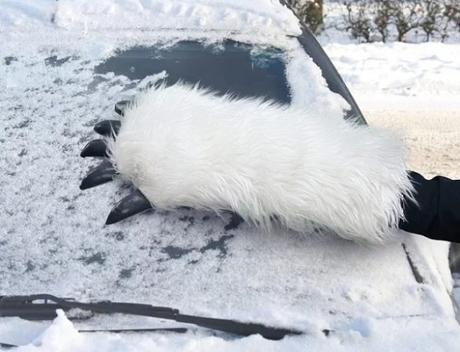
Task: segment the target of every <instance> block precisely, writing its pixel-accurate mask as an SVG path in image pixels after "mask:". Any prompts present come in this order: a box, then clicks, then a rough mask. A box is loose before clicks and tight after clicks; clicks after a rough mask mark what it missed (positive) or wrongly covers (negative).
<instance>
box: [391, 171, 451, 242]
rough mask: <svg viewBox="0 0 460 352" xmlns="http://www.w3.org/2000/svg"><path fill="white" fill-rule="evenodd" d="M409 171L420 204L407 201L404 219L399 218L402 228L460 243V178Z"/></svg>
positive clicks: (436, 238) (416, 198)
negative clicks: (429, 178) (430, 177)
mask: <svg viewBox="0 0 460 352" xmlns="http://www.w3.org/2000/svg"><path fill="white" fill-rule="evenodd" d="M409 175H410V177H411V180H412V184H413V185H414V188H415V192H414V198H415V200H416V201H417V203H418V205H417V204H415V203H414V202H413V201H410V200H406V201H405V204H404V215H405V220H401V221H400V223H399V228H401V229H402V230H404V231H408V232H412V233H415V234H419V235H423V236H426V237H429V238H431V239H435V240H444V241H450V242H459V243H460V180H451V179H448V178H447V177H443V176H436V177H434V178H433V179H431V180H427V179H425V178H424V177H423V176H422V175H420V174H418V173H417V172H414V171H410V172H409Z"/></svg>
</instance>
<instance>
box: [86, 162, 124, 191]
mask: <svg viewBox="0 0 460 352" xmlns="http://www.w3.org/2000/svg"><path fill="white" fill-rule="evenodd" d="M116 173H117V172H116V171H115V168H114V167H113V165H112V163H111V162H110V161H108V160H104V161H103V162H102V163H101V164H100V165H98V166H97V167H95V168H94V169H92V170H91V171H90V172H89V173H88V175H86V177H85V178H84V179H83V180H82V181H81V184H80V189H81V190H84V189H88V188H91V187H96V186H99V185H102V184H104V183H106V182H110V181H112V179H113V176H114V175H115V174H116Z"/></svg>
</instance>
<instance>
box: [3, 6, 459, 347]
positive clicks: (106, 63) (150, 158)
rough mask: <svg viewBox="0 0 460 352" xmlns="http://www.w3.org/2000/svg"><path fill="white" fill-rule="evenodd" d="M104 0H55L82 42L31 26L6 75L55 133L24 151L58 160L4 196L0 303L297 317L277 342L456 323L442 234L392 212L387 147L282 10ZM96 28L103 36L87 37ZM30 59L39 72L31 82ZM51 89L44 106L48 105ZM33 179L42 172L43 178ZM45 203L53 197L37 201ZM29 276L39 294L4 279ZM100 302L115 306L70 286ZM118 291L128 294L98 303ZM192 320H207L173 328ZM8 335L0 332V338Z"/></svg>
mask: <svg viewBox="0 0 460 352" xmlns="http://www.w3.org/2000/svg"><path fill="white" fill-rule="evenodd" d="M53 3H54V2H53ZM134 3H135V4H134ZM141 3H142V6H141V5H140V4H141ZM107 4H108V2H105V1H102V2H94V1H89V0H88V1H83V0H81V1H67V0H60V1H59V2H57V9H58V10H57V12H56V14H55V16H54V23H55V24H56V26H62V27H65V29H66V31H65V35H68V36H70V35H71V34H72V33H73V32H72V31H73V30H75V32H76V33H77V34H76V35H75V38H76V39H75V41H76V42H78V43H79V45H80V46H79V47H78V49H75V48H73V46H74V45H73V42H72V45H71V46H72V47H71V48H69V47H67V46H66V47H65V48H64V49H65V50H63V49H60V48H57V49H55V48H54V46H53V45H54V43H53V42H51V43H50V42H46V43H44V44H43V46H42V47H43V48H44V49H43V50H36V52H37V53H38V54H36V55H45V54H43V53H47V52H48V51H49V50H51V49H52V51H51V52H52V55H53V56H50V57H43V58H42V57H40V60H38V61H37V62H38V63H36V62H35V61H34V62H32V63H33V65H32V64H29V63H28V62H26V63H25V65H26V64H27V65H26V66H25V67H27V69H28V70H30V71H27V72H28V73H29V74H30V77H29V76H27V79H23V80H22V81H21V80H18V82H17V86H16V87H15V88H14V89H11V90H9V91H8V92H13V93H14V92H16V90H18V89H20V88H21V84H22V82H27V85H25V88H24V91H25V93H24V94H34V95H35V94H37V95H38V94H39V93H40V99H30V104H36V105H37V108H36V107H35V105H33V110H32V111H33V113H34V114H36V115H37V116H38V117H39V118H38V117H37V121H38V122H41V123H43V124H45V126H46V127H43V128H32V129H30V131H29V133H28V134H25V133H24V134H23V135H24V136H27V135H31V134H33V133H37V131H40V130H42V131H43V130H46V131H47V133H49V134H51V133H54V134H53V135H51V136H48V135H45V134H43V133H42V134H39V135H38V136H37V138H36V140H34V141H33V143H32V144H33V145H34V146H38V147H37V148H36V149H39V147H40V148H44V150H46V151H48V150H54V149H52V148H54V147H55V145H56V144H57V145H58V146H59V147H61V149H60V150H63V151H65V153H63V158H64V159H59V160H57V159H55V158H53V159H52V158H49V157H48V155H46V156H42V155H38V156H36V155H35V154H34V153H35V151H32V150H30V151H29V153H30V154H31V155H28V157H30V158H31V160H33V163H32V165H31V166H32V167H33V166H34V165H37V163H39V162H43V163H45V164H39V165H41V167H40V170H41V169H46V170H57V168H58V166H59V169H58V170H59V172H45V173H42V174H40V173H39V172H38V171H39V170H38V167H37V168H34V169H32V170H33V172H34V173H33V175H34V176H33V177H30V178H28V182H29V183H30V182H33V187H32V188H33V189H34V190H36V192H38V195H36V196H31V197H30V200H29V201H28V202H24V201H23V199H17V198H15V197H16V195H10V196H9V197H10V198H12V199H13V200H15V204H19V205H18V207H19V206H21V207H24V208H25V210H22V209H23V208H20V209H21V210H22V211H16V212H11V213H9V214H10V216H9V217H8V219H7V220H8V221H6V225H5V226H3V228H5V229H6V231H7V233H16V234H18V233H20V232H24V233H25V235H24V236H23V238H22V239H21V237H18V236H19V235H18V236H16V235H15V236H8V241H9V242H8V241H7V243H5V244H4V243H3V242H1V243H0V245H1V246H3V247H2V248H4V249H5V250H4V252H3V253H5V256H2V258H0V261H1V263H2V264H3V265H2V267H4V268H8V269H7V271H6V273H4V274H3V275H4V276H5V277H3V276H2V279H3V280H0V285H1V288H2V295H3V294H5V296H8V297H1V299H0V313H1V314H3V313H5V312H6V313H8V314H10V315H12V313H14V312H18V311H19V313H18V314H16V315H18V316H22V317H27V316H28V315H27V314H32V313H34V312H36V311H37V310H38V311H40V310H42V311H40V314H42V315H39V316H40V317H43V314H45V313H46V314H45V315H46V317H48V318H49V317H54V316H55V312H54V310H55V308H57V306H58V307H61V308H62V309H64V310H65V311H66V314H67V316H68V317H69V318H73V317H74V315H76V316H77V317H78V314H77V313H79V312H80V313H81V310H82V309H83V308H85V309H87V310H89V311H92V312H93V313H95V314H84V317H87V318H90V319H89V320H76V322H75V324H76V325H77V327H78V329H79V330H95V328H96V330H97V329H98V328H100V327H101V326H103V327H108V328H111V329H112V330H114V329H115V330H116V329H119V325H118V323H119V322H120V321H121V320H117V319H113V318H112V319H107V320H104V319H103V317H100V316H98V314H97V313H106V312H114V311H117V310H118V312H120V310H122V312H126V313H129V312H138V313H139V312H140V313H143V315H144V316H145V315H148V314H150V313H152V314H151V316H156V317H160V318H163V319H168V320H169V319H172V320H176V321H178V322H180V323H182V325H180V326H177V325H174V326H170V325H167V324H166V323H165V322H164V321H163V320H158V319H152V318H145V319H144V318H139V319H133V320H123V321H122V322H123V327H124V328H125V327H128V328H130V327H134V328H142V329H144V328H146V329H145V331H147V330H149V329H150V330H152V331H153V330H155V329H157V330H156V331H166V330H165V329H164V328H166V329H170V330H171V328H172V330H174V329H175V330H176V331H179V330H180V329H182V330H180V331H183V328H184V327H186V328H188V329H193V328H191V326H190V325H183V323H191V322H197V321H198V322H201V325H200V326H201V327H203V326H204V327H209V328H213V327H217V326H220V327H221V329H220V330H223V331H226V332H231V331H233V332H235V331H238V332H240V333H241V334H242V335H249V334H251V333H260V334H262V335H264V336H266V337H272V338H273V337H276V338H281V337H283V336H284V335H287V334H289V333H299V332H301V333H302V336H294V337H292V336H289V337H285V338H284V340H283V341H281V342H279V344H280V345H276V346H281V347H280V348H279V349H280V350H292V349H293V348H295V347H296V346H299V345H301V346H302V348H303V347H304V346H309V345H310V343H311V344H312V346H314V345H315V344H318V343H321V344H322V343H323V342H324V340H326V339H325V338H324V335H325V334H326V335H328V336H329V338H328V341H331V342H330V343H331V344H333V346H335V344H342V343H344V344H347V343H348V344H350V346H351V345H353V344H355V343H356V344H364V345H365V346H366V347H367V346H378V347H382V346H384V347H385V348H386V349H391V348H390V347H393V346H391V342H392V341H398V343H399V344H400V345H402V346H404V348H403V350H410V349H415V347H417V346H418V345H417V344H416V342H417V339H416V338H415V339H413V338H412V337H413V336H422V335H423V337H424V339H425V340H424V341H428V342H432V341H439V340H440V338H439V336H440V335H443V334H448V332H449V331H458V330H455V327H456V326H457V325H456V324H457V323H456V321H455V311H454V306H453V303H452V301H451V299H450V292H451V289H452V283H451V276H450V272H449V264H448V259H447V253H448V245H447V244H446V243H442V242H436V243H435V242H433V241H430V240H428V239H426V238H423V237H421V236H413V235H411V234H408V233H402V232H401V231H400V230H398V229H397V224H398V220H399V218H400V217H401V214H402V209H401V201H402V198H403V197H409V194H410V190H411V189H410V184H409V180H408V178H407V173H406V168H405V164H404V153H403V148H402V146H401V144H400V143H399V142H398V140H397V139H395V138H394V137H393V136H392V135H391V134H389V133H388V132H386V131H381V130H378V129H374V128H371V127H368V126H367V125H366V122H365V119H364V117H363V115H362V113H361V112H360V110H359V108H358V106H357V104H356V103H355V102H354V100H353V98H352V96H351V94H350V92H349V90H348V89H347V87H346V86H345V84H344V83H343V81H342V79H341V78H340V76H339V75H338V73H337V71H336V70H335V69H334V67H333V65H332V64H331V62H330V60H329V59H328V57H327V55H326V54H325V53H324V51H323V50H322V48H321V46H320V45H319V44H318V42H317V41H316V40H315V38H314V37H313V35H312V34H311V33H310V32H309V31H308V30H307V29H305V28H304V27H302V26H301V25H300V24H299V21H298V20H297V19H296V17H295V16H294V15H293V14H292V12H290V11H289V10H288V9H287V8H286V7H285V6H282V5H281V4H280V3H278V2H277V1H270V0H257V1H237V0H235V1H226V0H222V1H215V2H214V1H205V0H203V1H185V0H184V1H180V2H179V1H178V2H173V1H171V2H169V1H164V0H162V1H160V0H158V1H157V0H152V1H149V2H137V1H134V0H133V1H123V2H122V1H118V2H117V1H113V2H110V6H108V5H107ZM139 6H140V7H142V11H140V12H137V13H136V9H137V8H138V7H139ZM75 14H78V16H76V15H75ZM82 30H83V33H85V35H84V36H83V39H82V36H81V33H82ZM63 35H64V34H63ZM72 38H73V37H72ZM120 38H121V39H120ZM39 39H40V40H46V39H47V37H46V36H43V35H42V36H40V38H39ZM50 41H51V40H50ZM69 42H71V41H69ZM100 43H103V45H104V46H103V48H105V45H107V43H110V46H109V47H110V49H113V47H115V48H118V49H116V50H112V51H111V54H109V55H107V51H106V50H101V52H99V54H94V52H96V53H98V51H97V50H96V49H97V48H98V45H100ZM42 47H40V48H42ZM50 48H51V49H50ZM73 49H74V50H75V51H76V53H75V56H69V57H68V58H67V57H66V56H64V55H71V54H69V52H70V53H72V55H73V53H74V51H72V50H73ZM50 55H51V54H50ZM93 55H99V56H97V57H94V56H93ZM21 60H24V59H22V58H21V59H20V60H18V61H17V62H16V61H13V62H12V64H11V66H12V67H13V68H15V67H16V66H15V65H20V64H21V63H22V61H21ZM42 62H44V63H42ZM40 65H41V66H40ZM42 66H43V67H44V68H43V69H42ZM67 67H69V69H67ZM34 70H35V71H34ZM44 70H46V71H44ZM43 72H47V73H48V74H49V76H50V77H51V78H50V80H49V81H50V82H52V83H49V84H48V85H43V87H42V85H41V84H40V85H37V87H35V88H34V89H32V90H31V89H29V86H28V85H29V84H30V83H31V82H32V83H34V84H35V82H39V81H40V78H41V77H43ZM53 74H59V76H58V77H56V78H55V77H54V76H53ZM34 75H35V76H34ZM55 81H56V82H57V83H54V82H55ZM62 82H65V84H64V83H62ZM37 84H38V83H37ZM18 87H19V88H18ZM63 87H65V89H63ZM15 89H16V90H15ZM57 99H59V100H57ZM12 101H14V99H13V98H12V99H10V100H8V102H12ZM56 101H60V102H62V103H61V104H56ZM117 101H119V103H117V104H116V105H115V112H112V111H109V108H110V110H111V108H112V106H113V104H114V103H116V102H117ZM24 105H27V104H24ZM50 106H54V107H55V109H58V108H61V107H62V113H61V110H59V113H56V116H58V117H56V118H55V119H54V120H53V121H50V122H49V121H48V115H49V114H50V112H49V109H50V108H49V107H50ZM11 109H12V110H14V111H19V112H17V113H16V114H17V115H18V116H20V111H21V110H20V109H16V107H15V106H13V107H12V108H11ZM43 111H44V112H43ZM70 113H72V118H69V119H67V120H66V119H64V118H63V117H62V116H66V114H70ZM34 116H35V115H34ZM38 122H37V123H38ZM48 123H49V124H51V123H52V124H53V125H49V124H48ZM14 125H15V126H16V125H18V126H19V125H21V121H16V120H15V121H14ZM94 125H95V127H94V129H95V132H96V133H97V134H99V137H94V135H95V134H93V132H92V131H91V130H90V129H89V126H91V127H92V126H94ZM50 126H52V128H50ZM13 127H14V126H13ZM54 131H57V132H54ZM18 135H20V134H19V133H18ZM45 137H46V138H47V139H46V141H48V139H49V140H51V142H49V143H51V144H46V143H42V141H41V139H40V138H42V139H43V138H45ZM23 138H25V137H23ZM93 138H97V139H94V140H92V141H90V142H89V143H88V141H89V140H91V139H93ZM11 139H13V138H11ZM8 142H9V141H6V142H4V143H8ZM2 143H3V142H2ZM59 143H62V144H63V145H62V146H61V145H60V144H59ZM86 143H88V144H87V145H86V146H85V147H84V148H83V150H82V152H81V154H82V156H84V157H86V158H87V159H86V160H84V162H78V159H76V156H77V154H78V151H79V150H80V148H81V147H83V146H84V145H85V144H86ZM24 145H26V144H24ZM50 145H51V147H50ZM77 145H78V149H77ZM47 148H50V149H47ZM72 148H73V149H72ZM12 150H15V149H12ZM9 154H14V153H12V152H10V153H9ZM16 154H17V153H16ZM49 154H51V155H54V154H53V153H52V152H50V153H49ZM66 157H67V159H66ZM43 159H44V160H45V161H43ZM94 160H96V162H97V164H99V165H98V166H96V167H95V168H94V169H92V170H90V171H89V173H87V171H86V168H87V165H86V162H88V163H89V162H93V161H94ZM21 165H23V166H24V165H27V166H29V164H25V163H24V164H21ZM43 165H44V166H43ZM69 165H70V166H69ZM13 166H14V165H13ZM9 171H16V170H14V169H13V170H9ZM19 174H20V173H19V172H18V175H19ZM56 174H59V176H60V177H62V179H61V178H52V177H53V175H56ZM37 175H41V176H40V177H37ZM80 175H81V177H83V180H82V183H81V186H80V187H81V189H89V188H91V189H89V190H86V191H85V192H81V191H80V190H79V189H78V187H71V186H69V185H72V184H73V185H75V184H76V183H77V182H78V178H79V177H80ZM85 175H86V176H85ZM109 181H111V182H109ZM24 184H26V182H24ZM44 184H50V185H51V186H50V187H52V189H47V188H45V189H44V191H43V192H41V190H42V189H43V187H44V186H43V185H44ZM95 186H98V187H95ZM23 188H24V189H26V190H27V187H26V186H25V185H24V187H23ZM8 190H9V189H7V194H8ZM40 192H41V193H40ZM28 199H29V198H28ZM60 199H62V201H61V200H60ZM119 199H121V201H119V203H117V204H116V205H115V206H114V208H113V210H112V211H111V212H110V214H109V216H108V218H107V223H108V224H110V226H102V223H103V220H104V219H103V218H101V216H104V214H105V213H104V212H105V211H107V212H109V211H108V210H109V209H110V203H111V201H112V200H115V201H118V200H119ZM58 200H59V202H62V203H64V202H71V204H70V205H69V206H68V207H67V208H66V207H63V206H55V207H52V206H50V204H53V202H57V201H58ZM60 205H61V204H60ZM43 212H45V214H46V216H42V215H43ZM24 214H30V218H29V220H27V221H25V220H24V219H25V218H24V217H23V216H26V215H24ZM43 218H45V220H43ZM243 220H244V221H243ZM37 233H38V234H40V235H39V236H40V237H39V238H38V239H37V240H35V237H34V236H38V235H36V234H37ZM18 238H19V239H21V241H22V242H19V244H18V242H17V241H18ZM15 241H16V242H15ZM32 241H33V242H32ZM31 242H32V243H34V248H33V250H30V251H29V252H27V253H23V252H22V248H24V247H25V246H24V245H22V243H31ZM13 252H14V253H16V254H15V255H14V260H13V259H11V260H10V261H8V260H9V259H8V258H9V257H8V255H9V253H13ZM44 253H45V254H46V255H44ZM5 258H6V259H5ZM17 258H26V259H27V260H28V261H30V265H29V262H27V263H25V264H24V265H22V266H21V265H19V264H18V259H17ZM18 277H21V278H22V279H21V280H17V278H18ZM31 292H49V293H51V294H52V295H31V296H17V294H18V293H21V294H28V293H31ZM11 296H13V297H11ZM59 297H75V299H77V300H78V301H72V300H68V299H63V298H59ZM101 299H110V300H111V301H112V302H115V304H114V305H112V304H111V303H110V302H107V301H105V302H99V303H100V304H99V303H96V304H89V305H88V304H86V303H82V302H88V301H95V300H97V301H99V300H101ZM43 301H45V303H43ZM133 301H134V302H141V303H142V304H141V305H130V304H124V303H122V304H121V305H118V303H116V302H133ZM47 302H48V304H46V303H47ZM50 302H51V305H50V304H49V303H50ZM164 307H175V308H177V309H179V310H180V311H181V312H184V314H185V313H187V314H190V315H188V316H186V317H184V314H179V312H178V311H177V310H176V309H171V308H164ZM8 309H10V310H8ZM11 309H13V310H11ZM83 310H84V309H83ZM6 313H5V314H6ZM72 313H73V314H74V315H72ZM93 315H95V316H93ZM29 317H30V316H29ZM204 317H205V318H204ZM80 318H81V316H80ZM195 318H198V320H197V319H195ZM199 318H203V319H202V320H200V319H199ZM212 319H215V320H214V321H213V320H212ZM125 323H126V324H125ZM128 323H129V324H128ZM219 324H222V325H219ZM251 324H252V325H251ZM114 325H115V326H114ZM128 325H129V326H128ZM158 329H160V330H158ZM177 329H179V330H177ZM267 329H268V330H267ZM446 331H447V333H446ZM390 332H391V334H392V335H391V338H389V334H390ZM195 333H196V335H194V334H195ZM273 333H275V335H273ZM200 334H205V335H206V336H209V334H210V333H209V331H208V330H203V329H197V330H196V331H194V332H192V333H191V334H189V335H186V337H185V338H184V339H187V338H190V339H195V338H200V336H202V335H200ZM154 336H155V335H154ZM217 336H218V337H224V338H225V339H228V338H229V337H228V336H227V335H225V334H222V335H217ZM6 337H8V336H5V335H2V330H1V329H0V341H5V342H8V339H7V338H6ZM448 337H449V336H446V341H453V339H452V338H450V339H449V338H448ZM152 338H155V337H152ZM165 338H166V337H165ZM174 338H175V337H171V335H168V337H167V339H174ZM179 339H180V338H178V340H177V341H179ZM257 339H258V338H257V337H254V341H255V342H254V343H256V342H257V343H258V344H259V343H260V344H263V343H265V342H264V341H262V340H261V339H260V340H257ZM167 341H170V340H167ZM181 341H184V340H181ZM225 341H227V340H225ZM251 341H253V340H250V339H248V340H247V343H250V342H251ZM11 342H12V343H15V341H11ZM244 343H246V342H244ZM426 345H429V343H427V344H426ZM238 346H239V345H238ZM273 346H275V345H273ZM292 346H294V347H292ZM360 346H362V345H360ZM387 347H388V348H387ZM235 349H238V347H235ZM370 349H372V348H370ZM357 350H359V348H357Z"/></svg>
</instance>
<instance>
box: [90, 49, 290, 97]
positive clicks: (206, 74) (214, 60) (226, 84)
mask: <svg viewBox="0 0 460 352" xmlns="http://www.w3.org/2000/svg"><path fill="white" fill-rule="evenodd" d="M282 55H283V52H282V51H281V50H280V49H277V48H273V47H266V48H260V47H254V46H253V45H249V44H243V43H239V42H236V41H233V40H226V41H224V42H223V43H220V44H219V45H206V44H205V43H201V42H197V41H179V42H177V43H175V44H174V45H172V46H167V47H161V46H159V47H143V46H138V47H133V48H130V49H128V50H124V51H118V52H117V53H116V54H115V55H113V56H112V57H110V58H109V59H108V60H106V61H104V62H103V63H101V64H100V65H98V66H97V67H96V68H95V72H96V73H99V74H104V73H108V72H114V73H115V74H116V75H124V76H126V77H128V78H130V79H132V80H134V79H143V78H144V77H147V76H150V75H154V74H160V73H161V72H166V77H165V78H164V80H165V81H166V83H167V84H174V83H176V82H177V81H183V82H187V83H191V84H195V83H199V84H200V86H203V87H207V88H210V89H212V90H214V91H217V92H219V93H222V94H225V93H230V94H232V95H235V96H239V97H264V98H269V99H272V100H275V101H277V102H280V103H290V101H291V98H290V92H289V88H288V84H287V80H286V75H285V70H286V66H285V63H284V61H283V58H282Z"/></svg>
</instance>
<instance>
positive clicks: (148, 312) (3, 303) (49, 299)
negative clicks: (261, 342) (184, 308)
mask: <svg viewBox="0 0 460 352" xmlns="http://www.w3.org/2000/svg"><path fill="white" fill-rule="evenodd" d="M56 309H62V310H63V311H65V312H66V313H67V314H68V316H69V319H85V318H89V316H88V315H86V316H85V315H84V314H83V315H82V314H80V316H78V315H77V317H76V318H75V317H74V318H73V317H72V310H74V312H73V313H75V311H76V312H77V313H81V311H85V312H90V313H93V314H94V313H97V314H115V313H120V314H130V315H139V316H146V317H153V318H160V319H166V320H173V321H176V322H180V323H187V324H193V325H196V326H200V327H204V328H207V329H212V330H217V331H222V332H226V333H230V334H235V335H239V336H249V335H254V334H260V335H262V336H263V337H264V338H266V339H270V340H281V339H282V338H283V337H285V336H287V335H300V334H302V332H301V331H299V330H295V329H288V328H278V327H271V326H266V325H263V324H258V323H245V322H240V321H236V320H231V319H218V318H208V317H202V316H196V315H187V314H181V313H180V312H179V310H177V309H174V308H169V307H158V306H152V305H149V304H139V303H123V302H111V301H100V302H89V303H84V302H78V301H76V300H74V299H72V298H61V297H56V296H53V295H49V294H36V295H26V296H0V317H19V318H22V319H26V320H53V319H54V318H55V317H56ZM163 330H164V329H163ZM173 330H174V329H172V330H171V331H173Z"/></svg>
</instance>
